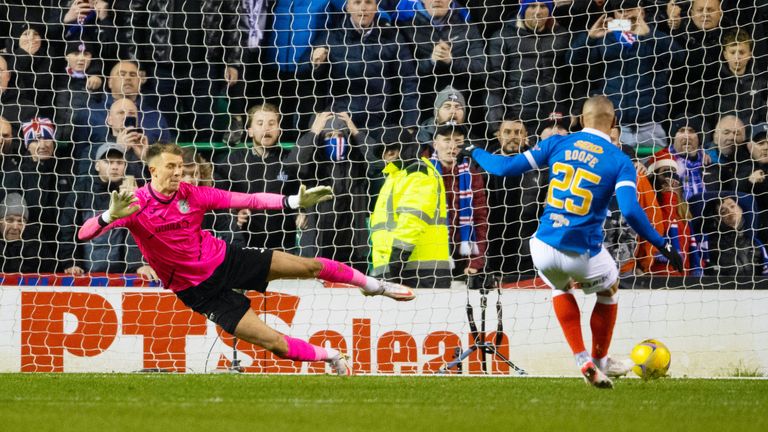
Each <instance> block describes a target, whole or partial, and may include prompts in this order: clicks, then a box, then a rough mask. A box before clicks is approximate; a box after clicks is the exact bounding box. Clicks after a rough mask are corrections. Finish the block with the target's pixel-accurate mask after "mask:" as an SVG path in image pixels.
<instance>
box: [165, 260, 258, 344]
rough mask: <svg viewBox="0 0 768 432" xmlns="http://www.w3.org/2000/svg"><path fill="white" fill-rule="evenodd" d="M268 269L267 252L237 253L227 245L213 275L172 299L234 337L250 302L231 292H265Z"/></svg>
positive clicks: (242, 296) (178, 293)
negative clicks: (222, 258) (178, 300)
mask: <svg viewBox="0 0 768 432" xmlns="http://www.w3.org/2000/svg"><path fill="white" fill-rule="evenodd" d="M271 265H272V251H271V250H269V249H251V248H249V249H241V248H238V247H234V246H230V245H227V251H226V253H225V255H224V261H223V262H222V263H221V264H220V265H219V266H218V267H216V270H214V271H213V274H212V275H211V276H210V277H209V278H208V279H206V280H204V281H203V282H201V283H200V284H199V285H196V286H193V287H192V288H188V289H185V290H183V291H179V292H177V293H176V296H177V297H178V298H179V299H180V300H181V301H182V302H184V304H185V305H187V306H189V307H190V308H191V309H192V310H193V311H195V312H198V313H200V314H203V315H205V317H206V318H208V319H209V320H211V321H213V322H215V323H216V324H218V325H220V326H221V328H223V329H224V331H226V332H227V333H229V334H234V333H235V328H237V324H238V323H239V322H240V320H241V319H242V318H243V316H244V315H245V313H246V312H247V311H248V308H250V307H251V300H250V299H248V297H246V296H245V295H244V294H242V293H240V292H237V291H233V290H235V289H238V290H255V291H258V292H261V293H263V292H264V291H266V290H267V285H268V283H269V282H268V281H267V276H269V268H270V266H271Z"/></svg>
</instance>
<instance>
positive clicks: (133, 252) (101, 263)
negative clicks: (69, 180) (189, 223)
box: [59, 143, 157, 280]
mask: <svg viewBox="0 0 768 432" xmlns="http://www.w3.org/2000/svg"><path fill="white" fill-rule="evenodd" d="M125 153H126V150H125V147H123V146H121V145H119V144H115V143H105V144H102V145H101V146H99V148H98V150H97V151H96V160H95V162H94V170H95V172H96V173H97V175H95V176H80V177H78V179H77V181H76V182H75V187H74V191H73V193H72V194H69V196H67V200H66V204H65V205H64V209H65V211H64V212H62V216H61V220H60V226H61V230H60V236H59V242H60V245H61V247H60V249H59V251H60V256H59V260H60V261H61V266H62V267H63V268H64V272H65V273H69V274H73V275H79V274H83V273H84V272H108V273H134V272H135V273H138V274H139V275H141V276H142V277H146V278H148V279H150V280H156V279H157V275H156V274H155V272H154V270H152V268H151V267H149V266H147V265H145V264H144V263H143V262H142V255H141V252H140V251H139V248H138V246H137V245H136V243H135V242H134V240H133V237H131V236H129V235H128V230H127V229H113V230H111V231H110V232H109V233H108V234H107V235H103V236H101V237H99V238H97V239H95V240H91V241H90V242H87V243H84V244H75V243H73V242H74V239H75V228H76V227H77V226H82V223H83V222H84V221H85V220H87V219H89V218H91V217H93V216H95V215H96V214H98V213H101V212H102V211H104V210H106V209H107V208H108V207H109V200H110V194H111V193H112V192H113V191H119V192H130V193H132V192H133V191H134V190H136V181H135V179H133V178H132V177H131V176H127V175H126V166H127V163H126V160H125Z"/></svg>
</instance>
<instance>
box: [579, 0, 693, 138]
mask: <svg viewBox="0 0 768 432" xmlns="http://www.w3.org/2000/svg"><path fill="white" fill-rule="evenodd" d="M606 11H607V12H609V13H610V16H609V15H607V14H606V15H602V16H601V17H600V18H599V19H598V20H597V21H596V22H595V23H594V25H592V27H591V28H590V29H589V30H588V31H586V32H584V34H582V35H581V36H580V37H579V38H577V39H576V40H575V41H574V43H573V46H572V48H573V49H572V50H571V52H570V56H569V62H570V64H571V65H572V66H574V67H578V66H579V65H584V64H588V65H589V69H590V79H588V80H587V81H586V82H587V83H588V85H591V86H592V88H590V89H589V93H590V94H597V93H600V94H606V95H608V97H609V98H610V99H611V101H612V102H613V104H614V106H616V108H617V121H618V124H619V125H620V126H621V142H622V143H624V144H626V145H628V146H631V147H657V148H662V147H666V146H667V136H668V134H667V131H666V130H665V127H664V122H665V121H667V119H668V118H669V112H670V97H669V93H670V88H669V83H670V82H671V79H670V76H671V71H672V70H673V69H674V68H679V67H682V66H683V65H684V64H685V55H686V54H685V51H684V50H683V48H681V47H680V46H679V45H678V44H677V42H675V40H674V39H673V38H672V37H671V36H670V35H668V34H666V33H663V32H662V31H660V30H659V29H658V28H657V27H656V24H652V23H648V22H647V21H646V12H645V9H644V7H643V4H642V1H641V0H611V1H610V2H609V3H608V5H607V7H606ZM618 65H620V66H618ZM603 69H604V71H603ZM593 78H594V79H593Z"/></svg>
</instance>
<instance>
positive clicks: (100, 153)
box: [96, 143, 125, 160]
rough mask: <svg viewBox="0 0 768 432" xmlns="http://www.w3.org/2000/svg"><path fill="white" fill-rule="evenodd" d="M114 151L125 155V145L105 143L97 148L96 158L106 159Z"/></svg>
mask: <svg viewBox="0 0 768 432" xmlns="http://www.w3.org/2000/svg"><path fill="white" fill-rule="evenodd" d="M112 152H118V153H120V156H125V147H124V146H122V145H120V144H117V143H104V144H102V145H101V146H99V148H98V149H97V150H96V160H101V159H104V157H106V156H109V154H110V153H112Z"/></svg>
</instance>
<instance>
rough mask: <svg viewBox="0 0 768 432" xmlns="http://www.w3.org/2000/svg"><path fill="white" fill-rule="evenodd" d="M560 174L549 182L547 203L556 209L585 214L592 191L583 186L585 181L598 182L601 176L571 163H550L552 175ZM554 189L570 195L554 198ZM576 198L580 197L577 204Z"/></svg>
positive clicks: (587, 210) (589, 204) (588, 208)
mask: <svg viewBox="0 0 768 432" xmlns="http://www.w3.org/2000/svg"><path fill="white" fill-rule="evenodd" d="M560 174H564V176H563V178H562V179H559V178H555V179H553V180H552V181H551V182H550V184H549V192H548V193H547V204H549V205H550V206H552V207H554V208H558V209H563V208H564V209H565V211H567V212H568V213H573V214H575V215H579V216H585V215H587V214H588V213H589V210H590V207H591V206H592V192H591V191H590V190H588V189H585V188H584V186H585V183H592V184H595V185H596V184H599V183H600V179H601V177H600V176H599V175H597V174H595V173H593V172H591V171H587V170H585V169H584V168H574V167H573V166H571V165H568V164H564V163H562V162H556V163H555V164H554V165H552V175H553V176H559V175H560ZM555 191H562V192H566V194H567V195H570V196H566V197H564V199H560V198H556V197H555ZM558 195H559V194H558ZM577 198H581V200H580V201H581V204H580V205H577V202H578V201H579V200H578V199H577Z"/></svg>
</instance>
